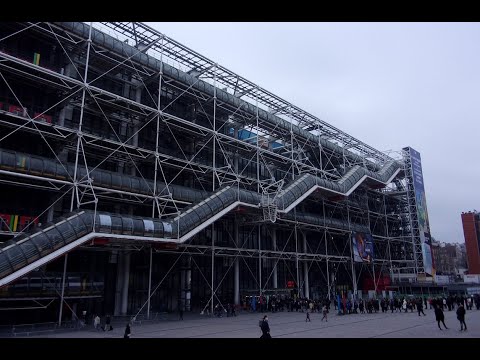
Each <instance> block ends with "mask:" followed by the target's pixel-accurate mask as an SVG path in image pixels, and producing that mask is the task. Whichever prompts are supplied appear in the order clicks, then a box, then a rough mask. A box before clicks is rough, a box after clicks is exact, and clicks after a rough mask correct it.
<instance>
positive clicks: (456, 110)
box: [149, 23, 480, 242]
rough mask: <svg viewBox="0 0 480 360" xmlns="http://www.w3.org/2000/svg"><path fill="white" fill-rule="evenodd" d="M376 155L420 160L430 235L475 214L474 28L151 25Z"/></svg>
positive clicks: (477, 73)
mask: <svg viewBox="0 0 480 360" xmlns="http://www.w3.org/2000/svg"><path fill="white" fill-rule="evenodd" d="M149 24H150V25H151V26H153V27H155V28H156V29H158V30H159V31H160V32H162V33H164V34H165V35H167V36H170V37H172V38H173V39H175V40H177V41H179V42H181V43H183V44H184V45H187V46H188V47H190V48H191V49H193V50H195V51H197V52H199V53H200V54H203V55H205V56H207V57H209V58H210V59H211V60H214V61H216V62H217V63H219V64H221V65H223V66H224V67H226V68H228V69H230V70H232V71H234V72H236V73H237V74H239V75H241V76H243V77H245V78H247V79H249V80H250V81H252V82H254V83H256V84H258V85H260V86H262V87H264V88H265V89H267V90H269V91H271V92H273V93H275V94H277V95H278V96H280V97H282V98H284V99H286V100H288V101H290V102H292V103H294V104H295V105H297V106H299V107H301V108H302V109H304V110H306V111H308V112H310V113H312V114H314V115H316V116H318V117H320V118H321V119H323V120H325V121H327V122H328V123H330V124H332V125H334V126H336V127H338V128H340V129H341V130H343V131H345V132H347V133H349V134H351V135H352V136H355V137H356V138H358V139H360V140H362V141H364V142H366V143H368V144H369V145H372V146H373V147H375V148H377V149H379V150H382V151H383V150H390V149H393V150H398V151H400V150H401V149H402V147H404V146H411V147H413V148H414V149H416V150H417V151H419V152H420V154H421V156H422V166H423V175H424V182H425V191H426V196H427V206H428V212H429V217H430V227H431V232H432V235H433V236H434V237H435V238H436V239H437V240H440V241H446V242H464V238H463V230H462V223H461V219H460V214H461V212H462V211H467V210H473V209H478V210H480V191H478V188H479V185H480V184H479V180H480V164H479V163H478V161H477V153H478V149H479V144H478V139H479V137H480V121H478V118H479V114H480V97H479V95H480V41H479V40H480V24H479V23H458V24H456V23H149Z"/></svg>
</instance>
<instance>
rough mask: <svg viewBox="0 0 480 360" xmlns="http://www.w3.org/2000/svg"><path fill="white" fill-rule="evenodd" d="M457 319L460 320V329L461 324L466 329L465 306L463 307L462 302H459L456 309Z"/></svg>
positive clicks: (461, 327)
mask: <svg viewBox="0 0 480 360" xmlns="http://www.w3.org/2000/svg"><path fill="white" fill-rule="evenodd" d="M457 319H458V321H460V331H463V330H464V329H463V326H465V331H467V324H465V308H464V307H463V304H460V306H459V307H458V309H457Z"/></svg>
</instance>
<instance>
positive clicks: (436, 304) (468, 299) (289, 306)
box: [242, 294, 480, 338]
mask: <svg viewBox="0 0 480 360" xmlns="http://www.w3.org/2000/svg"><path fill="white" fill-rule="evenodd" d="M254 301H255V300H252V302H254ZM258 303H259V308H258V310H259V311H260V312H266V311H269V312H277V311H288V312H290V311H292V312H293V311H296V312H298V311H300V312H306V318H305V321H306V322H310V321H311V318H310V313H314V312H320V311H321V312H322V314H323V317H322V319H321V321H323V320H324V319H325V320H326V321H328V317H327V314H328V313H329V310H330V308H331V306H332V305H333V307H334V309H335V311H336V312H337V314H338V315H349V314H365V313H370V314H371V313H374V312H375V313H378V312H379V311H380V310H381V311H382V313H388V312H389V311H390V312H391V313H394V312H399V313H402V312H405V313H407V312H409V311H410V312H414V311H416V312H418V316H422V315H423V316H426V314H425V312H424V309H427V308H428V307H429V308H430V309H431V310H434V314H435V320H436V321H437V324H438V328H439V329H440V330H443V329H442V327H441V324H443V326H444V328H445V329H448V327H447V326H446V325H445V315H444V311H447V310H448V311H455V312H456V315H457V320H458V321H459V322H460V331H466V330H467V324H466V323H465V314H466V311H467V310H473V309H474V308H475V309H477V310H480V296H479V295H478V294H477V295H470V296H463V295H461V296H447V297H434V298H427V297H423V298H422V297H417V298H406V297H395V298H390V299H387V298H382V299H368V300H364V299H359V300H356V299H347V298H345V297H343V298H340V297H337V301H334V300H333V299H332V300H328V299H326V298H325V299H323V300H311V299H307V298H290V297H284V298H276V297H271V298H266V297H259V300H258ZM242 305H243V308H244V309H245V310H247V309H248V307H247V306H246V301H244V302H243V304H242ZM249 310H250V311H256V310H257V309H256V306H255V303H253V306H251V307H250V308H249ZM259 326H260V328H261V330H262V336H261V338H270V327H269V325H268V316H267V315H265V316H264V318H263V320H261V323H260V324H259ZM266 329H268V333H267V331H266Z"/></svg>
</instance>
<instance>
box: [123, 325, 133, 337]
mask: <svg viewBox="0 0 480 360" xmlns="http://www.w3.org/2000/svg"><path fill="white" fill-rule="evenodd" d="M131 334H132V331H131V330H130V323H128V324H127V327H126V328H125V333H124V334H123V338H124V339H130V335H131Z"/></svg>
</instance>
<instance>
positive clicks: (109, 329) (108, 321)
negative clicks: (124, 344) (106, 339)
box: [103, 315, 113, 331]
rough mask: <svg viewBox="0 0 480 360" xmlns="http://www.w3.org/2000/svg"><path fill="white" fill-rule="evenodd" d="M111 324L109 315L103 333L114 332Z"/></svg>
mask: <svg viewBox="0 0 480 360" xmlns="http://www.w3.org/2000/svg"><path fill="white" fill-rule="evenodd" d="M110 323H111V320H110V315H107V317H106V318H105V327H104V328H103V331H112V330H113V327H112V325H111V324H110Z"/></svg>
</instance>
